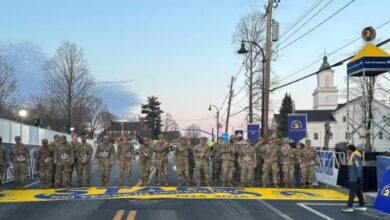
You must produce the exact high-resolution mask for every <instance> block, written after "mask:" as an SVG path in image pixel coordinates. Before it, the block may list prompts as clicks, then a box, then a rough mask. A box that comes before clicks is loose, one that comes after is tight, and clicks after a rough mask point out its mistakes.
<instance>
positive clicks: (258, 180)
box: [255, 143, 264, 186]
mask: <svg viewBox="0 0 390 220" xmlns="http://www.w3.org/2000/svg"><path fill="white" fill-rule="evenodd" d="M262 147H263V143H257V144H256V146H255V152H256V162H257V163H256V167H255V184H256V185H257V186H261V185H263V184H262V176H263V163H264V159H263V156H262V154H261V148H262Z"/></svg>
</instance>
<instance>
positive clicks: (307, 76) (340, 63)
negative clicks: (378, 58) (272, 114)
mask: <svg viewBox="0 0 390 220" xmlns="http://www.w3.org/2000/svg"><path fill="white" fill-rule="evenodd" d="M388 42H390V38H389V39H387V40H385V41H382V42H380V43H379V44H377V45H376V46H377V47H380V46H382V45H385V44H387V43H388ZM352 57H353V55H352V56H350V57H347V58H345V59H343V60H341V61H339V62H337V63H335V64H333V65H330V66H329V68H332V67H336V66H340V65H342V64H343V63H344V62H345V61H347V60H350V59H351V58H352ZM321 71H322V69H320V70H317V71H315V72H314V73H310V74H309V75H306V76H304V77H301V78H299V79H296V80H294V81H291V82H289V83H286V84H283V85H281V86H277V87H275V88H273V89H270V92H273V91H275V90H277V89H280V88H283V87H286V86H289V85H291V84H294V83H296V82H299V81H301V80H304V79H306V78H309V77H310V76H313V75H316V74H317V73H319V72H321Z"/></svg>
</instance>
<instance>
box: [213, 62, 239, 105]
mask: <svg viewBox="0 0 390 220" xmlns="http://www.w3.org/2000/svg"><path fill="white" fill-rule="evenodd" d="M244 65H245V63H244V62H242V64H241V66H240V68H239V69H238V71H237V73H236V74H235V77H234V79H235V80H234V82H235V81H236V80H237V78H238V77H239V76H240V74H241V72H242V68H243V67H244ZM229 94H230V89H229V91H228V93H227V94H226V97H225V99H224V100H223V102H222V105H221V107H219V111H221V110H222V108H223V106H224V105H225V103H226V101H227V99H228V98H229Z"/></svg>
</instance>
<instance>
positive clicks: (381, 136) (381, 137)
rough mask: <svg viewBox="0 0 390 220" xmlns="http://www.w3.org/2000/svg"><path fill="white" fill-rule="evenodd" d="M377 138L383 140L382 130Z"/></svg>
mask: <svg viewBox="0 0 390 220" xmlns="http://www.w3.org/2000/svg"><path fill="white" fill-rule="evenodd" d="M378 138H379V139H380V140H383V132H382V131H380V132H379V134H378Z"/></svg>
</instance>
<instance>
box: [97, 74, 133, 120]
mask: <svg viewBox="0 0 390 220" xmlns="http://www.w3.org/2000/svg"><path fill="white" fill-rule="evenodd" d="M131 82H132V81H131V80H123V81H98V82H97V90H98V92H99V96H100V97H101V98H102V99H103V101H104V103H105V104H106V105H107V106H108V108H109V109H110V111H111V112H112V113H114V114H115V115H117V116H119V117H126V116H129V114H130V112H131V111H132V110H133V109H134V108H137V107H139V105H140V100H139V97H138V94H136V93H135V92H133V91H132V90H131V86H130V84H131Z"/></svg>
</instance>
